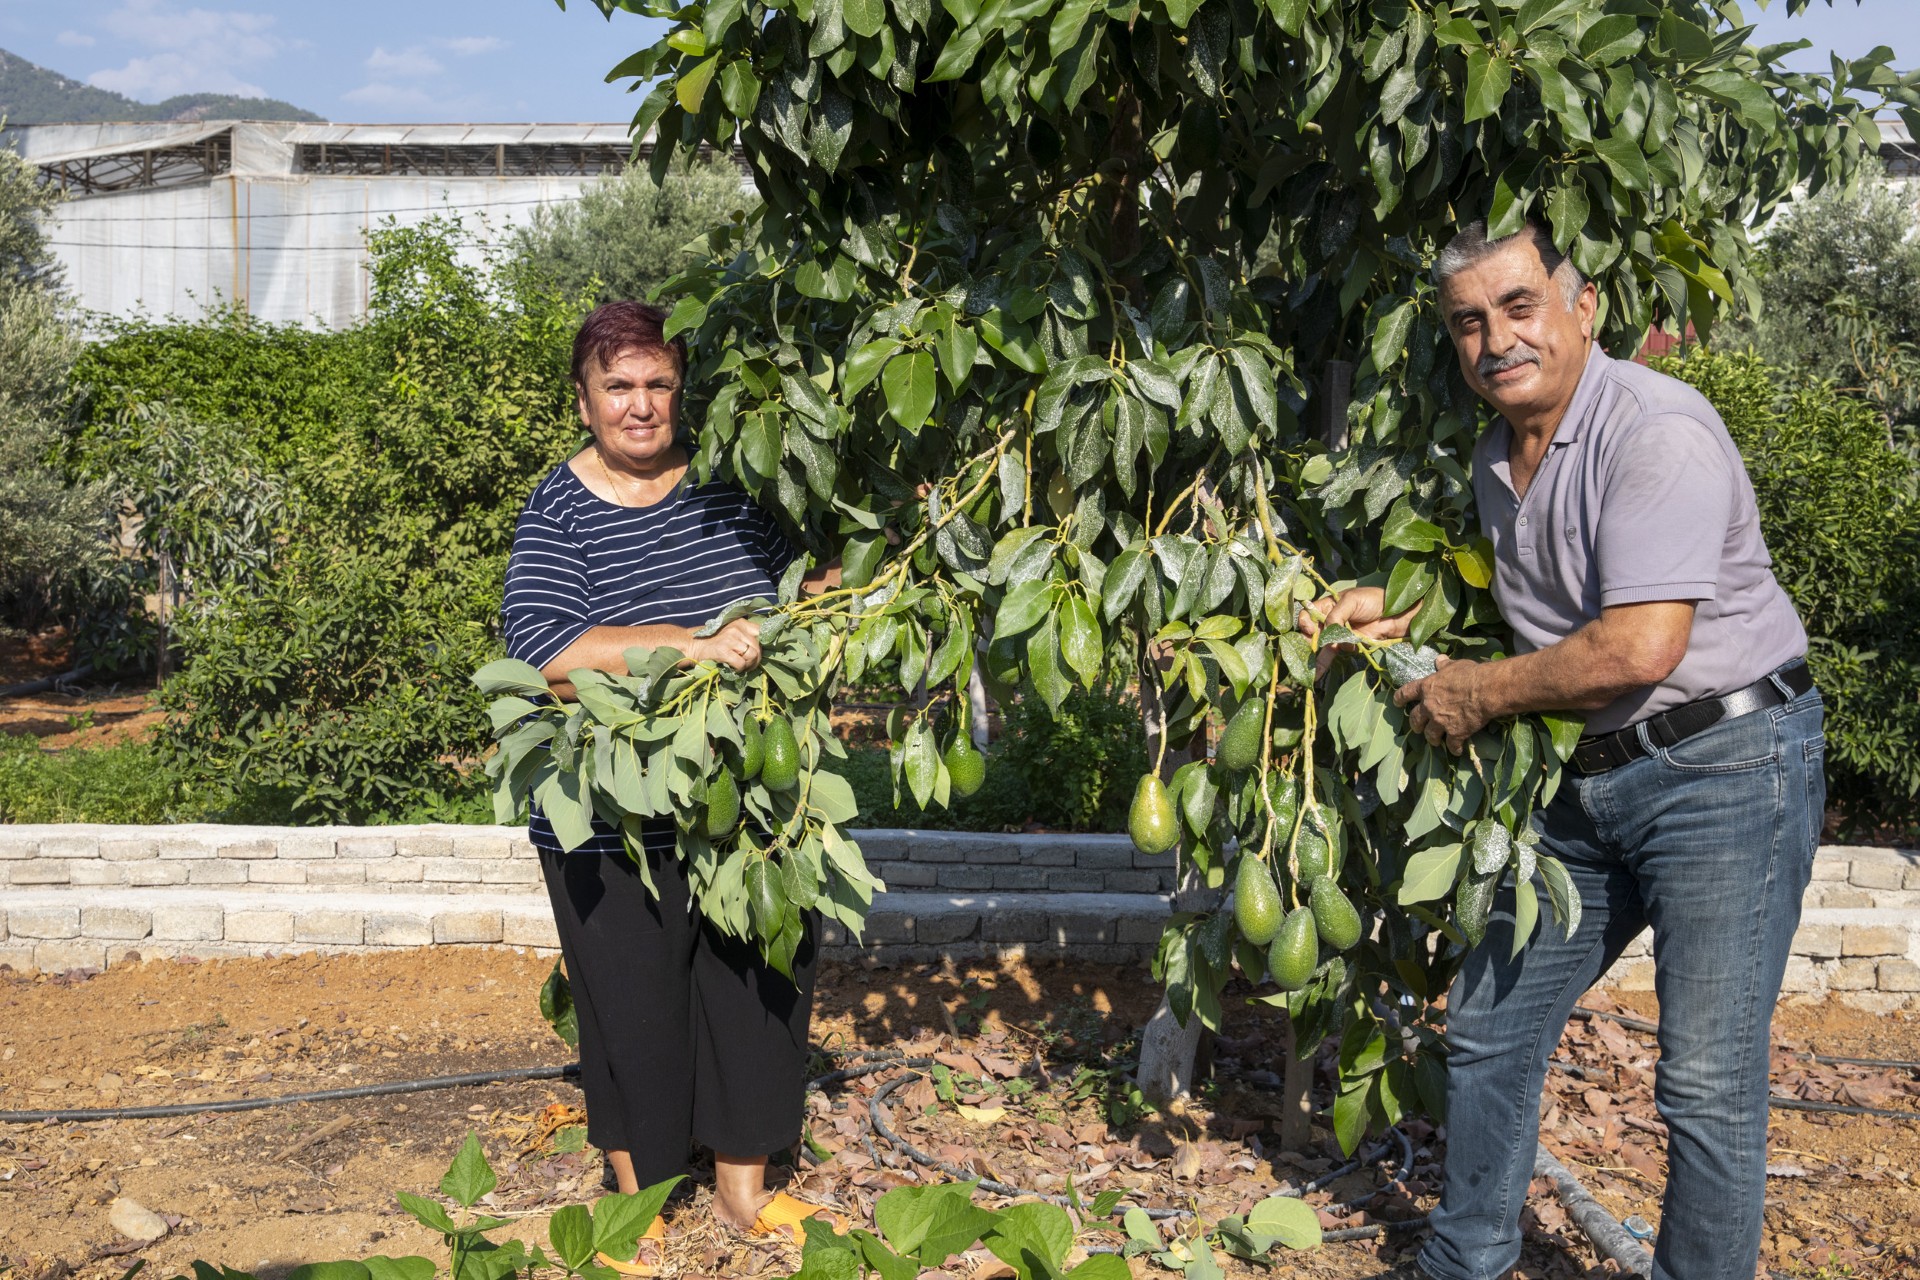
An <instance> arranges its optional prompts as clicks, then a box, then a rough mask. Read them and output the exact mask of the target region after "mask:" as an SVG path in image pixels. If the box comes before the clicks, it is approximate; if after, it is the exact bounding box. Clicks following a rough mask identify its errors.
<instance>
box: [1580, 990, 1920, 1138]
mask: <svg viewBox="0 0 1920 1280" xmlns="http://www.w3.org/2000/svg"><path fill="white" fill-rule="evenodd" d="M1573 1014H1574V1016H1575V1017H1576V1018H1605V1019H1606V1020H1607V1021H1608V1022H1617V1023H1619V1024H1620V1025H1621V1026H1623V1027H1625V1028H1627V1029H1628V1030H1629V1031H1645V1032H1648V1033H1649V1034H1654V1035H1657V1034H1659V1031H1660V1024H1659V1023H1657V1022H1648V1021H1647V1020H1646V1019H1645V1018H1635V1017H1631V1016H1629V1015H1628V1014H1624V1013H1613V1012H1611V1011H1610V1010H1606V1009H1589V1008H1587V1007H1586V1006H1585V1005H1583V1004H1577V1005H1575V1006H1573ZM1793 1056H1794V1057H1796V1058H1802V1059H1808V1060H1811V1061H1813V1062H1817V1063H1819V1064H1820V1065H1822V1066H1827V1067H1892V1068H1894V1069H1896V1070H1901V1071H1920V1062H1914V1061H1911V1060H1909V1059H1905V1058H1841V1057H1835V1056H1833V1055H1831V1054H1825V1053H1796V1054H1794V1055H1793ZM1895 1114H1899V1115H1904V1114H1906V1113H1905V1112H1896V1113H1895Z"/></svg>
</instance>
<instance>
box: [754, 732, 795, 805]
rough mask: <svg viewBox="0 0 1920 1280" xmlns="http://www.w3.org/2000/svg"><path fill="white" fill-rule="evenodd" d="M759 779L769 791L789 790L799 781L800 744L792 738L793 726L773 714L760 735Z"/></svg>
mask: <svg viewBox="0 0 1920 1280" xmlns="http://www.w3.org/2000/svg"><path fill="white" fill-rule="evenodd" d="M760 738H761V751H762V752H763V753H764V758H763V759H762V760H761V762H760V781H761V783H762V785H764V786H765V787H766V789H767V790H769V791H791V790H793V786H794V784H795V783H796V782H798V781H800V744H799V743H798V742H796V741H795V740H794V737H793V726H792V725H790V724H788V723H787V721H786V720H785V718H783V717H781V716H775V717H774V718H773V719H771V720H769V721H767V727H766V730H765V731H764V732H763V733H762V734H761V735H760Z"/></svg>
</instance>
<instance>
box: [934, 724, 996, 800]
mask: <svg viewBox="0 0 1920 1280" xmlns="http://www.w3.org/2000/svg"><path fill="white" fill-rule="evenodd" d="M941 760H942V762H943V763H944V764H945V765H946V766H947V777H948V779H949V780H950V781H951V782H952V784H953V794H955V795H957V796H970V795H972V794H973V793H974V792H976V791H978V790H979V789H980V784H981V783H983V782H985V781H986V780H987V758H986V757H985V756H983V755H981V754H980V751H979V749H978V748H977V747H975V746H974V745H973V742H972V740H971V739H969V738H966V737H964V736H963V737H958V738H955V739H954V740H953V745H952V746H950V747H948V748H947V750H946V754H945V755H943V756H942V757H941Z"/></svg>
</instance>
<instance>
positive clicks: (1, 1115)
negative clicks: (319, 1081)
mask: <svg viewBox="0 0 1920 1280" xmlns="http://www.w3.org/2000/svg"><path fill="white" fill-rule="evenodd" d="M579 1074H580V1064H579V1063H577V1062H569V1063H568V1064H567V1065H566V1066H564V1067H520V1068H518V1069H516V1070H513V1071H471V1072H468V1073H467V1074H465V1075H458V1076H428V1077H426V1078H424V1079H420V1080H395V1081H391V1082H389V1083H387V1084H360V1085H354V1086H352V1087H350V1088H346V1089H321V1090H318V1091H317V1092H313V1093H283V1094H277V1095H275V1096H274V1097H271V1098H227V1099H225V1100H223V1101H219V1102H180V1103H175V1104H173V1105H171V1106H164V1107H84V1108H79V1109H75V1110H68V1111H0V1124H44V1123H45V1122H47V1121H49V1120H52V1121H54V1122H56V1123H80V1122H84V1121H93V1120H162V1119H166V1118H167V1117H170V1116H192V1115H199V1114H201V1113H202V1112H207V1111H259V1110H261V1109H263V1108H265V1107H278V1106H283V1105H285V1104H287V1103H290V1102H338V1101H340V1100H341V1099H343V1098H379V1097H385V1096H386V1095H389V1094H396V1093H426V1092H427V1091H429V1090H432V1089H456V1088H460V1087H462V1086H464V1085H475V1084H501V1083H505V1082H508V1081H517V1080H558V1079H563V1078H568V1079H570V1078H573V1077H577V1076H578V1075H579Z"/></svg>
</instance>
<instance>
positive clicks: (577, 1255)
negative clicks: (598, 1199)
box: [547, 1204, 594, 1271]
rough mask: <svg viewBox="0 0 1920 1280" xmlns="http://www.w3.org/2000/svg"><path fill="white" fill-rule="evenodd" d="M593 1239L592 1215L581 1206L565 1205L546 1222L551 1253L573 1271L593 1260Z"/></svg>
mask: <svg viewBox="0 0 1920 1280" xmlns="http://www.w3.org/2000/svg"><path fill="white" fill-rule="evenodd" d="M593 1237H594V1221H593V1215H592V1214H591V1213H589V1212H588V1211H587V1206H585V1205H583V1204H570V1205H566V1206H565V1207H563V1208H561V1209H559V1210H558V1211H556V1212H555V1213H554V1215H553V1217H552V1218H551V1219H549V1220H548V1222H547V1239H548V1240H550V1241H551V1242H552V1243H553V1251H554V1252H555V1253H557V1254H559V1255H560V1260H561V1261H562V1262H564V1263H566V1264H567V1266H568V1267H569V1268H571V1269H572V1270H574V1271H578V1270H579V1269H580V1268H581V1267H583V1266H585V1265H586V1264H587V1263H588V1262H590V1261H591V1260H592V1259H593V1252H594V1249H593V1246H594V1239H593Z"/></svg>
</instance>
